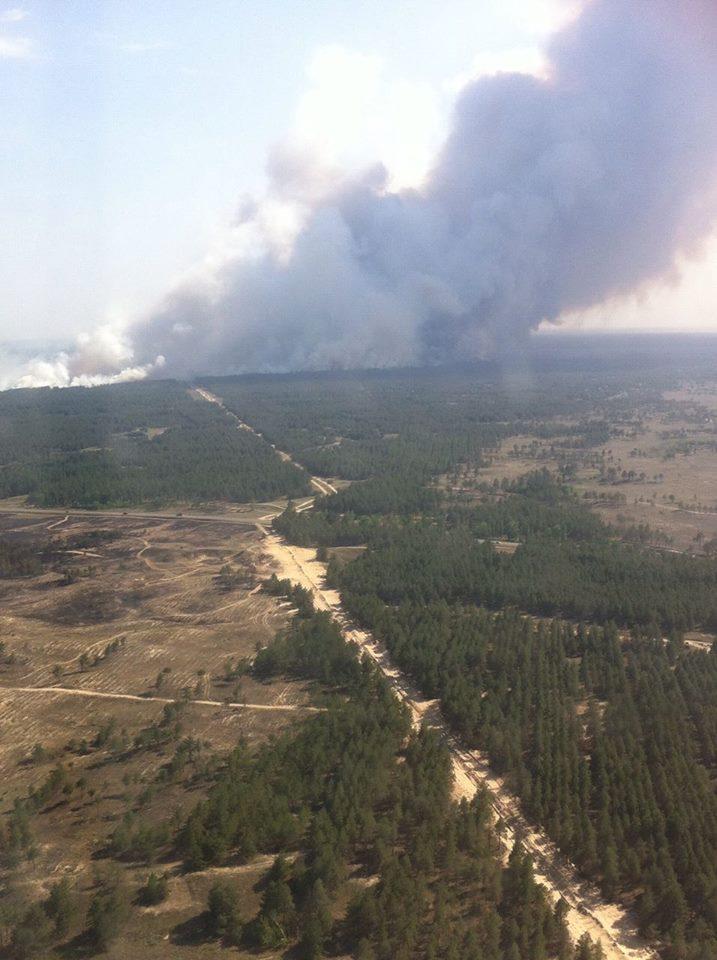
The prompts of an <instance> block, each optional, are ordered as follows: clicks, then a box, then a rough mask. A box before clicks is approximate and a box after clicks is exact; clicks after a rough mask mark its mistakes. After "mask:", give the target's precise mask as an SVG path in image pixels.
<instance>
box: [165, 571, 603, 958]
mask: <svg viewBox="0 0 717 960" xmlns="http://www.w3.org/2000/svg"><path fill="white" fill-rule="evenodd" d="M272 589H273V590H276V589H277V587H276V583H275V584H274V585H273V586H272ZM286 589H287V591H288V590H290V588H288V587H287V588H286ZM254 669H255V671H256V672H257V674H258V675H259V676H267V675H270V674H272V673H274V672H279V673H283V674H286V675H289V676H292V675H293V676H300V677H304V678H309V677H312V678H314V679H316V680H318V681H320V683H321V684H322V686H323V687H324V688H325V689H326V691H327V694H329V695H330V696H329V699H328V700H326V701H325V702H326V703H327V705H328V709H327V712H326V713H324V714H323V715H320V716H317V717H314V718H312V719H311V720H309V721H307V722H306V723H305V724H304V725H303V727H302V728H301V729H300V730H298V732H293V733H290V734H288V735H286V736H285V737H283V738H280V739H279V740H277V741H275V742H274V743H272V744H271V745H270V746H267V747H265V748H262V749H260V750H259V751H258V752H252V751H251V749H250V748H248V746H247V745H246V744H240V745H239V746H238V747H237V749H236V751H235V752H234V753H233V754H232V756H231V758H230V759H229V762H228V764H227V766H226V767H225V769H224V771H223V772H222V774H221V776H220V777H219V779H218V781H217V783H216V785H215V786H214V787H213V788H212V791H211V792H210V794H209V796H208V798H207V800H206V801H204V802H202V803H200V804H199V805H198V806H197V807H196V808H195V810H194V811H193V813H192V814H191V815H190V817H189V818H188V820H187V821H186V823H185V824H184V826H183V827H182V829H181V831H180V834H179V838H178V843H179V848H180V851H181V852H182V853H183V855H184V857H185V859H186V863H187V866H188V868H189V869H201V868H203V867H206V866H207V865H210V864H221V863H224V862H227V860H229V859H230V858H233V857H236V856H239V857H240V858H241V859H248V858H251V857H252V856H254V855H255V854H256V853H258V852H267V851H269V852H272V853H276V854H278V858H277V860H275V862H274V865H273V867H272V868H271V869H270V871H269V873H268V875H267V880H266V885H265V888H264V893H263V897H262V903H261V908H260V910H259V913H258V914H257V915H256V916H254V917H245V916H242V915H241V910H240V908H239V906H238V904H237V903H236V901H235V899H234V900H232V897H231V891H230V890H229V891H227V890H222V891H217V893H216V895H215V906H216V910H213V909H212V904H211V903H210V928H211V930H212V931H213V932H214V933H215V935H219V936H223V937H224V938H225V940H226V941H227V942H233V943H243V944H245V945H246V946H249V947H255V948H259V949H267V948H271V947H274V948H276V947H278V946H286V945H287V944H291V943H296V952H295V954H294V955H296V956H297V957H299V958H305V960H314V958H318V957H321V956H325V955H326V956H331V955H333V954H335V953H342V952H346V951H349V952H351V954H352V955H354V956H356V957H357V958H361V960H369V958H375V960H396V958H398V960H404V958H405V960H408V958H409V957H410V958H413V957H418V958H425V960H429V958H430V960H433V958H436V960H437V958H445V960H503V958H510V960H547V958H561V960H572V958H575V960H599V958H600V957H601V956H602V952H601V950H600V948H599V947H597V946H594V945H591V944H590V942H589V941H588V939H587V938H585V939H584V940H583V941H582V942H581V943H580V944H579V945H578V946H576V947H575V948H573V947H572V946H571V944H570V941H569V938H568V936H567V930H566V928H565V924H564V906H563V904H562V903H559V904H557V906H556V907H555V908H553V907H552V906H551V904H550V903H549V901H548V900H547V898H546V896H545V893H544V891H543V890H542V888H541V887H539V886H538V885H537V884H536V883H535V881H534V879H533V876H532V869H531V864H530V858H529V857H528V856H527V855H526V854H525V853H524V852H523V850H522V848H521V846H520V844H517V845H516V847H515V849H514V850H513V852H512V854H511V856H510V859H509V861H508V863H507V865H506V866H505V867H503V866H502V865H501V862H500V859H499V856H498V854H499V849H498V847H497V841H496V836H495V833H494V832H493V830H492V826H491V813H490V805H489V803H488V799H487V797H486V796H485V795H484V794H483V793H481V792H479V793H478V795H477V796H476V798H475V800H474V801H473V802H472V803H470V804H468V803H466V802H462V803H461V804H456V803H455V802H453V801H452V800H451V798H450V792H451V779H452V774H451V763H450V758H449V754H448V752H447V749H446V747H445V745H443V744H442V743H441V742H440V740H438V739H437V737H436V736H435V735H434V734H432V733H430V732H428V731H425V730H421V731H417V732H416V731H414V732H412V731H411V729H410V724H409V721H408V716H407V713H406V711H405V708H404V707H403V706H402V705H401V704H400V703H399V702H398V701H397V700H396V698H395V696H394V695H393V694H392V693H391V692H390V690H389V688H388V686H387V684H386V682H385V681H384V680H383V679H382V678H381V677H380V676H379V675H378V674H377V673H376V671H375V669H374V668H373V667H372V666H370V665H369V664H368V663H367V662H365V661H360V660H359V658H358V654H357V651H356V650H355V649H354V648H353V647H352V646H351V645H349V644H347V643H346V642H345V641H344V640H343V638H342V637H341V634H340V632H339V630H338V629H337V627H336V626H335V624H334V623H333V621H332V620H331V619H330V617H329V616H328V615H327V614H323V613H312V612H310V611H309V610H305V615H304V616H303V617H302V616H300V617H299V618H298V619H297V620H295V621H294V623H293V624H292V626H291V627H290V628H289V630H288V631H287V632H285V633H281V634H279V635H277V638H276V640H275V641H274V643H273V644H272V645H270V646H269V647H268V648H265V649H264V650H262V651H261V652H260V654H259V657H258V658H257V661H256V663H255V666H254ZM399 761H400V762H399ZM369 877H376V879H377V882H374V883H371V884H366V883H361V882H359V883H357V882H356V881H357V880H360V879H361V878H364V879H366V878H369ZM352 881H353V882H352ZM347 889H349V890H352V891H353V893H352V894H351V895H350V896H349V899H348V905H347V907H346V909H345V911H344V913H343V915H339V916H336V912H337V911H336V906H335V903H336V901H337V898H338V899H343V900H344V901H345V898H346V890H347Z"/></svg>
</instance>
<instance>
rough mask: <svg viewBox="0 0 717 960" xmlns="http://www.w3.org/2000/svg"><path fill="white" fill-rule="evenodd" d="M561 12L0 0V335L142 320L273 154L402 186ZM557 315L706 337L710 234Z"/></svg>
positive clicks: (195, 259) (212, 243)
mask: <svg viewBox="0 0 717 960" xmlns="http://www.w3.org/2000/svg"><path fill="white" fill-rule="evenodd" d="M573 14H574V9H573V6H572V4H571V3H570V2H569V0H500V2H497V0H444V2H443V3H440V4H439V3H437V2H436V0H391V2H390V3H386V2H385V0H364V2H363V3H361V4H357V3H355V0H351V2H348V0H45V2H41V0H28V2H26V3H20V4H17V5H16V4H15V3H14V2H11V3H9V4H6V5H2V4H0V83H1V84H2V96H1V97H0V143H2V150H1V151H0V210H1V211H2V224H3V230H2V232H1V233H0V341H3V340H55V341H65V340H70V339H74V338H75V337H77V336H78V335H81V334H83V333H84V332H87V331H89V330H92V329H95V328H97V327H98V326H101V325H103V324H110V325H112V324H115V325H116V324H119V325H121V324H122V323H124V322H129V321H131V320H133V319H134V318H136V317H137V316H139V315H141V314H143V313H145V312H147V311H148V310H151V309H152V307H153V306H154V304H156V303H157V302H159V301H160V300H161V298H162V297H163V295H164V294H165V293H166V291H167V290H168V289H171V288H172V287H173V286H175V285H176V284H177V283H178V282H179V281H181V280H182V278H184V277H187V276H191V275H192V271H194V270H196V269H197V268H198V266H200V265H206V263H207V261H211V257H212V251H213V250H214V249H219V248H222V246H223V244H224V242H225V234H226V231H227V230H228V229H231V227H232V226H233V225H234V224H235V223H236V222H237V220H238V219H241V217H242V216H243V210H244V207H245V206H246V204H247V203H248V202H249V201H248V200H247V198H248V197H252V196H257V195H261V193H262V190H264V188H265V183H266V170H267V164H268V165H269V167H271V164H272V163H276V162H277V158H280V157H281V145H282V144H284V145H285V144H286V143H290V144H292V146H297V145H298V146H299V147H302V146H305V147H306V149H307V150H310V151H311V152H312V154H313V155H315V156H316V155H318V156H320V157H321V158H322V160H323V162H324V163H325V164H326V168H327V169H329V168H331V166H332V165H340V166H341V167H342V168H344V169H345V168H346V167H348V168H352V167H355V168H356V169H359V168H361V167H363V166H365V165H366V164H369V163H371V162H374V161H377V160H380V161H382V162H383V163H384V164H385V165H386V166H387V168H388V170H389V177H390V184H391V186H393V187H396V188H400V187H405V186H412V185H420V182H421V179H422V177H423V176H424V175H425V173H426V165H427V164H428V162H429V159H430V158H431V157H432V156H433V155H434V154H435V151H436V149H437V147H438V146H439V145H440V143H441V141H442V138H443V136H444V134H445V132H446V130H447V127H448V123H449V120H450V116H451V107H452V103H453V100H454V98H455V96H456V95H457V93H458V91H459V90H460V89H461V87H462V86H463V85H464V84H465V83H466V82H467V81H468V80H470V79H471V78H472V77H474V76H476V75H478V74H482V73H491V72H495V71H497V70H516V69H517V70H524V71H532V72H537V73H540V71H541V64H542V58H541V45H542V43H543V41H544V39H545V38H546V37H547V36H548V35H549V34H550V33H552V32H553V31H554V30H555V29H556V28H557V27H558V26H559V25H560V24H561V23H564V22H565V21H566V20H568V19H569V18H570V17H571V16H572V15H573ZM267 215H268V216H271V209H270V207H269V212H268V214H267ZM276 217H277V222H276V224H275V225H273V228H275V230H276V231H277V233H279V234H281V232H282V231H283V230H286V231H288V233H290V232H291V225H290V224H285V223H283V222H282V220H281V217H282V212H281V210H280V209H277V211H276ZM565 322H567V323H568V325H579V326H580V325H583V326H584V325H587V326H590V327H598V328H607V329H614V328H620V327H629V328H633V329H634V328H652V327H656V328H662V329H670V328H675V327H678V326H679V327H680V328H681V329H691V328H692V329H703V330H717V241H712V242H708V243H707V244H705V247H704V250H702V251H698V256H697V261H696V262H694V261H693V262H690V263H685V264H684V267H683V269H682V270H680V271H678V272H676V273H675V275H674V276H673V277H672V278H671V279H670V282H669V283H667V284H666V283H664V282H663V283H660V284H659V285H657V286H655V287H653V288H650V289H648V290H643V291H641V292H640V294H639V296H633V297H631V298H629V299H628V300H626V301H625V300H623V301H620V302H613V303H608V304H606V305H601V307H600V308H598V309H595V308H593V309H592V310H591V311H589V312H588V313H587V314H584V315H580V316H574V317H568V318H565Z"/></svg>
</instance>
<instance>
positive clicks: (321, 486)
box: [192, 387, 337, 495]
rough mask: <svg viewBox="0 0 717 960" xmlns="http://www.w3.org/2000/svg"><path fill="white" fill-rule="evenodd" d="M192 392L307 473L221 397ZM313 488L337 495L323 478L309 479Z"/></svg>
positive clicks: (196, 391)
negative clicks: (238, 414) (215, 406)
mask: <svg viewBox="0 0 717 960" xmlns="http://www.w3.org/2000/svg"><path fill="white" fill-rule="evenodd" d="M192 392H193V393H194V395H195V396H197V397H199V398H200V399H201V400H206V401H207V403H214V404H216V405H217V406H218V407H221V409H222V410H223V411H224V412H225V413H226V415H227V416H228V417H231V419H232V420H233V421H234V422H235V423H236V425H237V427H238V428H239V429H240V430H246V431H247V433H253V434H254V436H255V437H259V438H260V439H261V440H263V441H264V443H268V444H269V446H270V447H271V449H272V450H274V451H275V452H276V453H277V455H278V456H279V457H281V459H282V460H285V461H286V463H293V465H294V466H295V467H298V469H299V470H303V471H305V470H306V468H305V467H303V466H302V465H301V464H300V463H297V462H296V460H294V458H293V457H292V456H291V454H290V453H287V452H286V451H285V450H279V448H278V447H277V446H276V444H275V443H271V442H270V441H269V440H267V439H266V437H265V436H264V434H263V433H260V432H259V431H258V430H255V429H254V427H252V426H250V425H249V424H248V423H245V422H244V420H240V419H239V417H238V416H237V415H236V413H233V412H232V411H231V410H229V409H228V408H227V407H225V406H224V401H223V400H222V398H221V397H217V396H216V395H215V394H213V393H210V392H209V391H208V390H205V389H204V387H193V388H192ZM309 480H310V481H311V485H312V487H314V489H315V490H318V491H319V493H322V494H324V495H328V494H331V493H336V492H337V490H336V487H335V486H334V485H333V484H332V483H329V481H328V480H324V479H322V478H321V477H309Z"/></svg>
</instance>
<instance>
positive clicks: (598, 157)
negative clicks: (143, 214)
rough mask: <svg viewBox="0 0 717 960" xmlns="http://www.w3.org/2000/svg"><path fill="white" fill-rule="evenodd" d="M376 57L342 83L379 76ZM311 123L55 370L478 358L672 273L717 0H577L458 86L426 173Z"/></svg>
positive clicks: (711, 112)
mask: <svg viewBox="0 0 717 960" xmlns="http://www.w3.org/2000/svg"><path fill="white" fill-rule="evenodd" d="M373 69H374V67H373V66H372V64H371V61H370V58H369V59H367V60H366V61H365V62H363V61H362V62H360V63H359V69H358V76H359V78H361V76H362V71H363V80H362V81H361V82H359V83H357V84H356V85H355V86H354V87H352V88H350V97H351V98H353V99H354V100H355V99H357V98H358V99H359V100H361V98H364V100H365V102H366V103H368V104H369V105H370V104H371V103H372V102H375V98H376V97H377V96H380V88H377V87H376V85H375V84H374V81H373V79H372V77H373V76H374V74H373V72H372V71H373ZM377 91H378V92H377ZM361 102H364V101H363V100H362V101H361ZM334 107H335V112H336V114H337V118H339V119H340V112H341V101H340V100H338V101H337V103H336V104H334ZM310 108H311V100H310V99H309V101H308V106H307V107H306V109H307V110H309V112H310ZM321 110H323V111H324V112H325V110H326V104H321ZM321 110H317V111H316V115H320V113H321ZM330 112H331V111H329V113H330ZM310 115H311V114H310ZM336 122H337V123H338V122H339V120H338V119H337V121H336ZM304 126H305V127H306V126H308V127H310V126H311V125H310V124H306V123H305V124H304ZM330 132H331V125H329V127H328V128H327V132H326V136H325V137H324V138H323V141H325V142H322V129H321V127H320V126H316V127H315V128H314V129H313V131H312V133H313V136H312V137H311V138H310V141H312V142H309V144H308V145H307V144H306V143H299V144H298V145H297V144H296V142H291V143H290V145H288V146H285V147H284V148H283V149H281V150H277V151H276V152H275V153H274V154H273V155H272V157H271V160H270V164H269V171H268V172H269V178H270V185H269V189H268V191H267V195H266V197H265V198H264V199H262V200H260V201H258V202H254V201H245V202H243V203H242V205H241V209H240V212H239V215H238V218H237V224H236V226H235V227H234V228H233V230H232V232H231V234H230V236H229V237H228V239H227V240H226V242H225V243H224V244H222V246H221V247H220V249H218V250H216V251H213V252H212V253H211V254H210V256H209V257H208V258H207V261H206V262H205V264H203V265H202V266H201V268H200V269H199V270H197V271H196V272H195V273H194V275H192V276H190V277H189V278H187V279H186V280H185V281H184V282H183V283H181V284H180V285H179V286H178V287H177V288H176V289H174V290H173V291H171V292H170V294H169V295H168V296H167V298H166V300H165V302H164V303H163V304H162V305H161V306H160V308H159V309H158V310H157V311H155V312H154V313H152V314H151V315H150V316H149V317H147V318H146V319H145V320H143V321H142V322H140V323H137V324H135V325H134V326H133V327H131V328H130V330H129V331H128V334H127V337H126V338H125V339H123V340H122V343H123V345H124V350H125V353H124V354H123V355H122V356H121V357H119V356H118V358H117V365H116V366H115V368H114V372H113V371H112V370H111V369H110V368H109V367H108V366H107V363H106V356H104V357H103V358H102V360H101V363H99V364H98V363H95V360H96V359H97V360H99V359H100V358H99V357H93V352H92V351H93V348H92V345H91V344H90V343H88V344H84V345H81V346H80V348H79V349H78V351H77V353H76V354H75V355H74V356H73V357H70V358H68V359H66V360H63V361H62V363H61V366H62V371H63V372H62V374H61V376H64V371H65V368H66V372H67V375H68V377H69V382H76V380H77V378H78V377H92V376H96V375H100V376H123V375H133V374H134V373H136V372H137V371H141V370H146V372H147V373H149V372H151V371H152V370H153V369H155V365H156V363H157V358H158V357H166V369H167V370H168V371H170V372H171V373H172V374H177V375H191V374H193V373H201V372H216V373H228V372H242V371H250V370H286V369H305V368H321V367H331V366H360V365H365V366H381V365H388V364H404V363H414V362H430V361H433V360H445V359H454V358H458V359H466V358H469V357H480V356H485V355H488V354H493V353H496V352H500V351H510V350H512V349H513V348H514V347H515V345H516V343H519V342H520V341H521V340H522V339H524V338H525V336H526V335H527V333H528V332H529V331H530V330H531V329H533V328H535V327H537V326H538V325H539V324H540V323H541V322H543V321H558V320H560V318H562V317H563V316H565V315H566V314H571V313H575V312H580V311H585V310H589V309H590V308H592V307H594V306H595V305H596V304H601V303H604V302H606V301H609V300H611V299H614V298H619V297H624V296H626V295H628V294H633V293H634V292H635V291H639V290H641V289H643V288H645V287H646V286H647V285H649V284H651V283H654V282H655V281H657V280H661V279H664V278H666V277H670V276H671V275H672V274H673V273H674V271H675V269H676V265H677V264H678V263H679V262H681V261H682V260H684V258H686V257H690V256H693V255H695V254H696V253H697V252H698V251H699V249H700V246H701V245H702V244H703V243H704V241H705V240H706V239H707V238H708V237H709V236H710V234H711V233H712V231H713V229H714V227H715V224H716V223H717V4H715V3H714V2H713V0H629V2H626V0H592V2H588V3H586V4H585V5H584V8H583V10H582V12H581V14H580V15H579V16H578V17H577V18H576V19H575V20H574V21H573V22H571V23H569V24H568V25H567V26H565V27H564V28H563V29H561V30H560V31H559V32H558V33H557V34H556V35H555V36H554V37H553V39H552V41H551V42H550V44H549V45H548V47H547V49H546V50H545V56H544V59H543V60H541V61H540V63H539V64H536V65H535V69H534V70H533V72H530V73H528V72H525V73H522V72H521V73H515V72H514V73H500V72H499V73H494V75H492V76H482V77H480V78H478V79H476V80H472V81H470V82H468V83H467V84H466V86H465V87H464V88H463V90H462V92H461V93H460V95H459V96H458V99H457V103H456V108H455V113H454V117H453V120H452V124H451V128H450V131H449V133H448V136H447V137H446V139H445V143H444V145H443V147H442V148H441V149H440V150H439V151H438V154H437V156H436V157H435V158H434V159H433V161H432V162H429V163H428V164H426V161H423V162H422V163H419V164H417V167H419V168H426V167H428V168H429V172H427V173H426V175H425V176H423V177H421V175H420V174H421V172H422V169H421V170H419V169H417V170H415V171H414V173H413V176H412V177H411V176H409V177H407V178H406V179H405V180H404V181H403V182H401V181H400V179H399V180H398V181H397V179H396V177H395V176H391V175H390V174H389V173H388V172H387V170H386V169H385V168H384V167H382V166H378V167H377V166H373V167H369V168H367V169H365V170H363V171H362V172H360V173H355V172H352V173H348V174H347V173H342V172H341V170H340V167H339V166H338V165H337V162H336V156H335V153H336V151H335V150H333V149H332V143H331V136H330ZM294 141H295V138H294ZM317 141H318V143H317ZM317 150H318V152H319V154H320V157H319V159H317V157H316V153H317ZM52 369H54V367H53V368H52ZM120 371H121V372H120ZM50 372H52V371H50ZM77 382H79V381H77Z"/></svg>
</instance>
